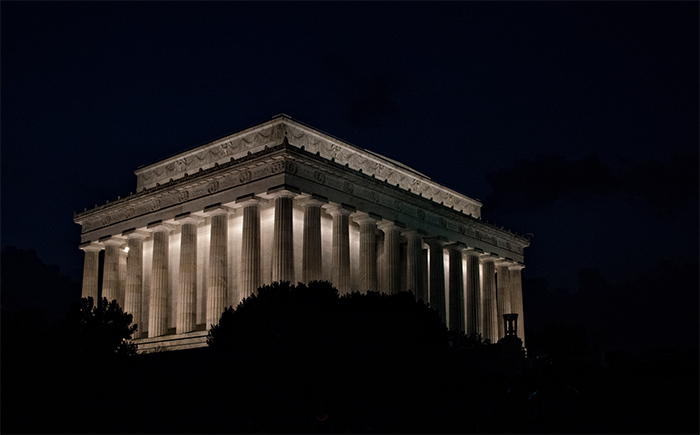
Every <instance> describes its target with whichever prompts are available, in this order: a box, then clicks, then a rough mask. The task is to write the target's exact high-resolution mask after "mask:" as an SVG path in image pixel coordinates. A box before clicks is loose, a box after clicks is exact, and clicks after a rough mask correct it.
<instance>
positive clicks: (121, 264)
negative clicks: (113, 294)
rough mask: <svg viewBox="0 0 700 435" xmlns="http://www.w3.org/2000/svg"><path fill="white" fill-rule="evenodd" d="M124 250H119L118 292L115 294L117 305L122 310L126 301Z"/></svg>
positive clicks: (125, 254) (125, 252)
mask: <svg viewBox="0 0 700 435" xmlns="http://www.w3.org/2000/svg"><path fill="white" fill-rule="evenodd" d="M126 256H127V251H126V249H119V275H118V277H119V279H118V285H119V292H118V293H117V303H118V304H119V306H120V307H122V309H124V306H125V305H124V302H125V299H126Z"/></svg>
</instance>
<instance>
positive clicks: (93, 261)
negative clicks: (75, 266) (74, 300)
mask: <svg viewBox="0 0 700 435" xmlns="http://www.w3.org/2000/svg"><path fill="white" fill-rule="evenodd" d="M80 249H82V250H83V251H84V252H85V262H84V264H83V289H82V293H81V296H80V297H82V298H88V297H90V298H92V300H93V302H94V303H95V304H97V296H98V274H99V265H100V251H101V250H102V247H101V245H98V244H96V243H91V244H89V245H87V246H81V248H80Z"/></svg>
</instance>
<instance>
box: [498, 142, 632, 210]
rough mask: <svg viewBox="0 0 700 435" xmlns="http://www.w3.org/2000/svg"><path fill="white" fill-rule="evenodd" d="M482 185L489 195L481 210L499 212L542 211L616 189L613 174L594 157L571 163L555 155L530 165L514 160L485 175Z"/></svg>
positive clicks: (540, 157) (537, 159)
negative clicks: (560, 202)
mask: <svg viewBox="0 0 700 435" xmlns="http://www.w3.org/2000/svg"><path fill="white" fill-rule="evenodd" d="M486 182H487V183H488V184H489V186H490V187H491V189H492V192H493V193H492V194H491V196H490V197H489V198H487V199H486V201H485V204H484V207H488V208H489V209H491V210H496V209H499V210H503V211H516V210H523V209H533V208H539V207H546V206H549V205H551V204H553V203H554V202H556V201H557V200H559V199H561V198H566V197H587V196H590V195H592V194H607V193H611V192H613V191H615V190H617V189H618V180H617V178H616V177H615V174H614V171H613V170H612V169H611V168H610V167H609V166H607V165H606V164H604V163H603V162H601V161H600V159H599V158H598V156H596V155H591V156H588V157H586V158H584V159H583V160H579V161H573V162H572V161H567V160H566V158H565V157H564V156H561V155H558V154H547V155H539V156H537V157H536V158H535V161H534V162H530V161H529V160H518V161H516V162H515V164H514V165H513V166H512V167H510V168H505V169H499V170H497V171H495V172H491V173H489V174H487V175H486Z"/></svg>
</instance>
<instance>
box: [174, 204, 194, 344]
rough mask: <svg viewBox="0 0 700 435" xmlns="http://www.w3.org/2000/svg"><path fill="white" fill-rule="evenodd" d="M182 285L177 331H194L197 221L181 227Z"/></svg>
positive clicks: (176, 324) (188, 220) (184, 222)
mask: <svg viewBox="0 0 700 435" xmlns="http://www.w3.org/2000/svg"><path fill="white" fill-rule="evenodd" d="M178 278H179V280H180V285H179V288H178V299H177V319H176V321H175V331H176V332H177V333H178V334H183V333H185V332H190V331H194V330H195V328H196V326H197V221H196V220H194V219H192V218H186V219H185V220H183V221H182V225H181V227H180V271H179V273H178Z"/></svg>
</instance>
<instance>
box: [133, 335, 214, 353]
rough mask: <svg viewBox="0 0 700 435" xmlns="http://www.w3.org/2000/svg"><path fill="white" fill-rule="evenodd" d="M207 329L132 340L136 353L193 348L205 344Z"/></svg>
mask: <svg viewBox="0 0 700 435" xmlns="http://www.w3.org/2000/svg"><path fill="white" fill-rule="evenodd" d="M208 334H209V332H208V331H192V332H186V333H184V334H172V335H161V336H160V337H150V338H139V339H136V340H132V342H133V343H134V344H135V345H136V352H137V353H152V352H163V351H168V350H182V349H195V348H198V347H206V346H207V335H208Z"/></svg>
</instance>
